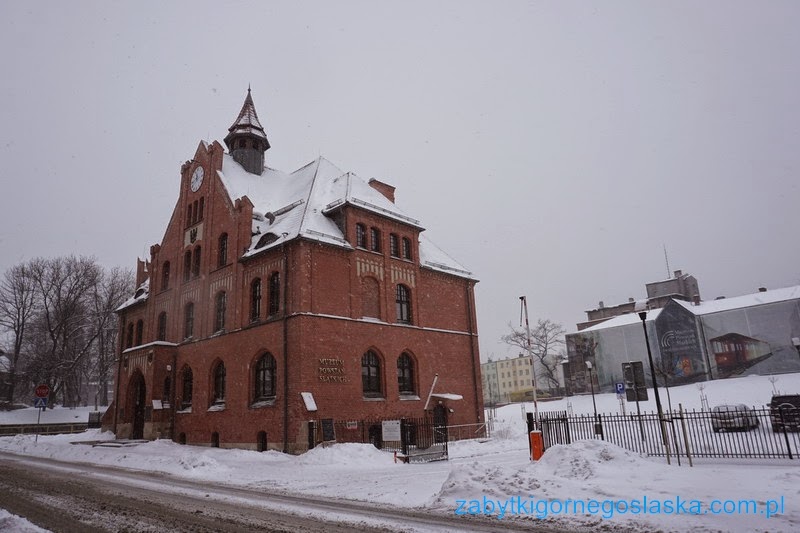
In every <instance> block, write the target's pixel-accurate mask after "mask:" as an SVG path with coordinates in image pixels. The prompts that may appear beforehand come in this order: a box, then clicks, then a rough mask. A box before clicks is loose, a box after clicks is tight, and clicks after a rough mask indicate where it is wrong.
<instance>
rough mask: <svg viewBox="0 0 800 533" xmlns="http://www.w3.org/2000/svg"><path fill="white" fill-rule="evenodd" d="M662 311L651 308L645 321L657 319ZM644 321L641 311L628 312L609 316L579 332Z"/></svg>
mask: <svg viewBox="0 0 800 533" xmlns="http://www.w3.org/2000/svg"><path fill="white" fill-rule="evenodd" d="M660 313H661V309H650V310H648V311H647V317H646V318H645V322H651V321H653V320H655V319H656V317H657V316H658V315H659V314H660ZM636 323H639V324H641V323H642V319H641V318H639V313H626V314H624V315H619V316H615V317H614V318H609V319H608V320H605V321H603V322H601V323H599V324H595V325H594V326H592V327H590V328H586V329H582V330H580V331H578V333H584V332H586V331H597V330H601V329H609V328H618V327H621V326H628V325H630V324H636Z"/></svg>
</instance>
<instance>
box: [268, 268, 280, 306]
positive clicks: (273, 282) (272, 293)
mask: <svg viewBox="0 0 800 533" xmlns="http://www.w3.org/2000/svg"><path fill="white" fill-rule="evenodd" d="M280 308H281V275H280V274H279V273H278V272H273V273H272V275H271V276H270V277H269V316H274V315H277V314H278V311H279V310H280Z"/></svg>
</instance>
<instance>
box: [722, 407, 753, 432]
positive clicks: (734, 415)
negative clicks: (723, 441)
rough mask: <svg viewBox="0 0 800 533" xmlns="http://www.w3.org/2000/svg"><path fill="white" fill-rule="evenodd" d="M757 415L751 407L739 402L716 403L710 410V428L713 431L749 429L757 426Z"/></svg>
mask: <svg viewBox="0 0 800 533" xmlns="http://www.w3.org/2000/svg"><path fill="white" fill-rule="evenodd" d="M758 424H759V421H758V417H757V416H756V415H755V413H754V412H753V410H752V409H750V408H749V407H747V406H746V405H744V404H743V403H739V404H736V405H718V406H716V407H715V408H714V409H712V410H711V428H712V429H713V430H714V433H718V432H719V431H720V430H721V429H724V430H725V431H749V430H751V429H755V428H757V427H758Z"/></svg>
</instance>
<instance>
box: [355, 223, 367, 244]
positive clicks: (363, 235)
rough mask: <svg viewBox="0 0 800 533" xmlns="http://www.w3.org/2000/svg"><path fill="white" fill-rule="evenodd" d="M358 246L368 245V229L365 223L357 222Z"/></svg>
mask: <svg viewBox="0 0 800 533" xmlns="http://www.w3.org/2000/svg"><path fill="white" fill-rule="evenodd" d="M356 246H357V247H359V248H366V247H367V229H366V228H365V227H364V224H356Z"/></svg>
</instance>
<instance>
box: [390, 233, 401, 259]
mask: <svg viewBox="0 0 800 533" xmlns="http://www.w3.org/2000/svg"><path fill="white" fill-rule="evenodd" d="M389 255H391V256H392V257H400V253H399V247H398V246H397V235H395V234H394V233H390V234H389Z"/></svg>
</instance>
